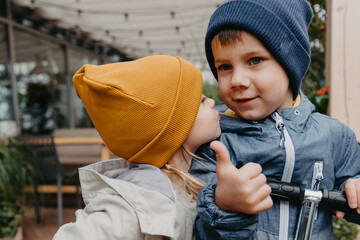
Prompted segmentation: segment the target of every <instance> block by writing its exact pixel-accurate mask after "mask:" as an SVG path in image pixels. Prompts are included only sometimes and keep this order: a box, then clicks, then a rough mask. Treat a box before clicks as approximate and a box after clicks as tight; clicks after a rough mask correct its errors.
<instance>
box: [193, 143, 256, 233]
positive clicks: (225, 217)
mask: <svg viewBox="0 0 360 240" xmlns="http://www.w3.org/2000/svg"><path fill="white" fill-rule="evenodd" d="M196 154H197V156H199V157H200V158H202V160H201V159H200V160H194V161H193V163H192V165H191V168H190V171H189V172H190V173H191V174H193V175H194V176H196V177H198V178H200V179H201V180H203V181H205V182H207V183H208V184H207V186H205V187H204V188H203V189H202V190H201V191H200V192H199V195H198V200H197V204H198V205H197V210H198V217H197V219H196V222H195V234H196V238H197V239H204V240H205V239H208V240H212V239H255V238H256V228H257V219H258V216H257V215H247V214H243V213H230V212H224V211H222V210H221V209H220V208H219V207H218V206H217V205H216V203H215V189H216V184H217V179H216V157H215V153H214V151H213V150H212V149H211V148H210V146H209V144H206V145H203V146H202V147H201V148H200V149H199V150H198V151H197V153H196Z"/></svg>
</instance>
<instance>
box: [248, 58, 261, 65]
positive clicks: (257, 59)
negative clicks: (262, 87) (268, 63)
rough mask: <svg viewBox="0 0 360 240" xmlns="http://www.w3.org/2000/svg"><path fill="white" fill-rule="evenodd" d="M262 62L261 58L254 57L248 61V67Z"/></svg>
mask: <svg viewBox="0 0 360 240" xmlns="http://www.w3.org/2000/svg"><path fill="white" fill-rule="evenodd" d="M262 61H263V59H262V58H261V57H254V58H251V59H250V60H249V63H250V65H258V64H260V63H261V62H262Z"/></svg>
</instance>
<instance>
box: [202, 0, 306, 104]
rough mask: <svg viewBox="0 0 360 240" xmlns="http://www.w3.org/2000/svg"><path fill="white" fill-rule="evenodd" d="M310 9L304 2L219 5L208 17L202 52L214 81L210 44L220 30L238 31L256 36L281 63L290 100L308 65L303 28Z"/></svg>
mask: <svg viewBox="0 0 360 240" xmlns="http://www.w3.org/2000/svg"><path fill="white" fill-rule="evenodd" d="M311 18H312V9H311V6H310V4H309V2H308V1H307V0H233V1H229V2H226V3H224V4H223V5H221V6H220V7H219V8H218V9H217V10H216V11H215V12H214V13H213V15H212V16H211V19H210V22H209V25H208V29H207V33H206V37H205V51H206V57H207V60H208V62H209V65H210V68H211V71H212V72H213V74H214V76H215V78H216V79H217V71H216V68H215V65H214V56H213V54H212V50H211V41H212V39H213V38H214V37H215V35H216V34H218V33H219V32H220V31H222V30H227V29H235V30H236V29H239V30H244V31H247V32H250V33H251V34H253V35H254V36H256V37H257V38H258V39H259V40H260V41H261V42H262V43H263V44H264V46H265V47H266V48H267V49H268V51H269V52H270V53H271V54H272V55H273V57H275V59H276V60H277V61H278V62H279V63H280V64H281V66H282V67H283V68H284V70H285V71H286V73H287V75H288V77H289V81H290V83H289V85H290V89H291V91H292V93H293V97H294V99H295V98H296V97H297V95H298V94H299V89H300V85H301V81H302V79H303V78H304V76H305V73H306V71H307V69H308V67H309V64H310V54H311V49H310V42H309V35H308V31H307V28H308V26H309V24H310V21H311Z"/></svg>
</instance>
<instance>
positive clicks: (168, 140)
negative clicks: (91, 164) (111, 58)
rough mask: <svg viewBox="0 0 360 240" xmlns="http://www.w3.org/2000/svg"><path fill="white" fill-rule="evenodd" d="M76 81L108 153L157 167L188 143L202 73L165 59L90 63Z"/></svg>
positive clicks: (159, 56)
mask: <svg viewBox="0 0 360 240" xmlns="http://www.w3.org/2000/svg"><path fill="white" fill-rule="evenodd" d="M73 82H74V86H75V89H76V93H77V95H78V97H79V98H80V99H81V100H82V101H83V103H84V106H85V108H86V110H87V112H88V114H89V116H90V118H91V120H92V122H93V124H94V126H95V128H96V129H97V131H98V132H99V134H100V136H101V138H102V139H103V141H104V143H105V144H106V146H107V147H108V148H109V150H110V151H111V152H113V153H114V154H115V155H117V156H119V157H121V158H124V159H126V160H128V161H131V162H138V163H148V164H152V165H154V166H157V167H162V166H164V165H165V164H166V163H167V162H168V161H169V160H170V158H171V157H172V156H173V154H174V153H175V152H176V151H177V150H178V149H179V148H180V146H181V145H182V144H183V143H184V141H185V139H186V137H187V135H188V133H189V132H190V130H191V128H192V126H193V124H194V122H195V119H196V116H197V113H198V110H199V105H200V100H201V94H202V74H201V71H200V70H199V69H197V68H196V67H194V66H193V65H191V64H190V63H189V62H187V61H185V60H183V59H181V58H179V57H177V58H175V57H170V56H165V55H157V56H150V57H145V58H142V59H138V60H135V61H130V62H120V63H112V64H106V65H100V66H95V65H89V64H87V65H84V66H83V67H82V68H81V69H80V70H79V71H78V72H77V73H76V74H75V76H74V77H73Z"/></svg>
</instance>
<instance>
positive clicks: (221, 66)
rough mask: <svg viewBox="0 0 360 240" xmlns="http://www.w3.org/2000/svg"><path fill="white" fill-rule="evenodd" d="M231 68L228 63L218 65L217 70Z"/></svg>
mask: <svg viewBox="0 0 360 240" xmlns="http://www.w3.org/2000/svg"><path fill="white" fill-rule="evenodd" d="M231 69H232V67H231V65H230V64H223V65H220V66H219V67H218V70H219V71H229V70H231Z"/></svg>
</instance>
